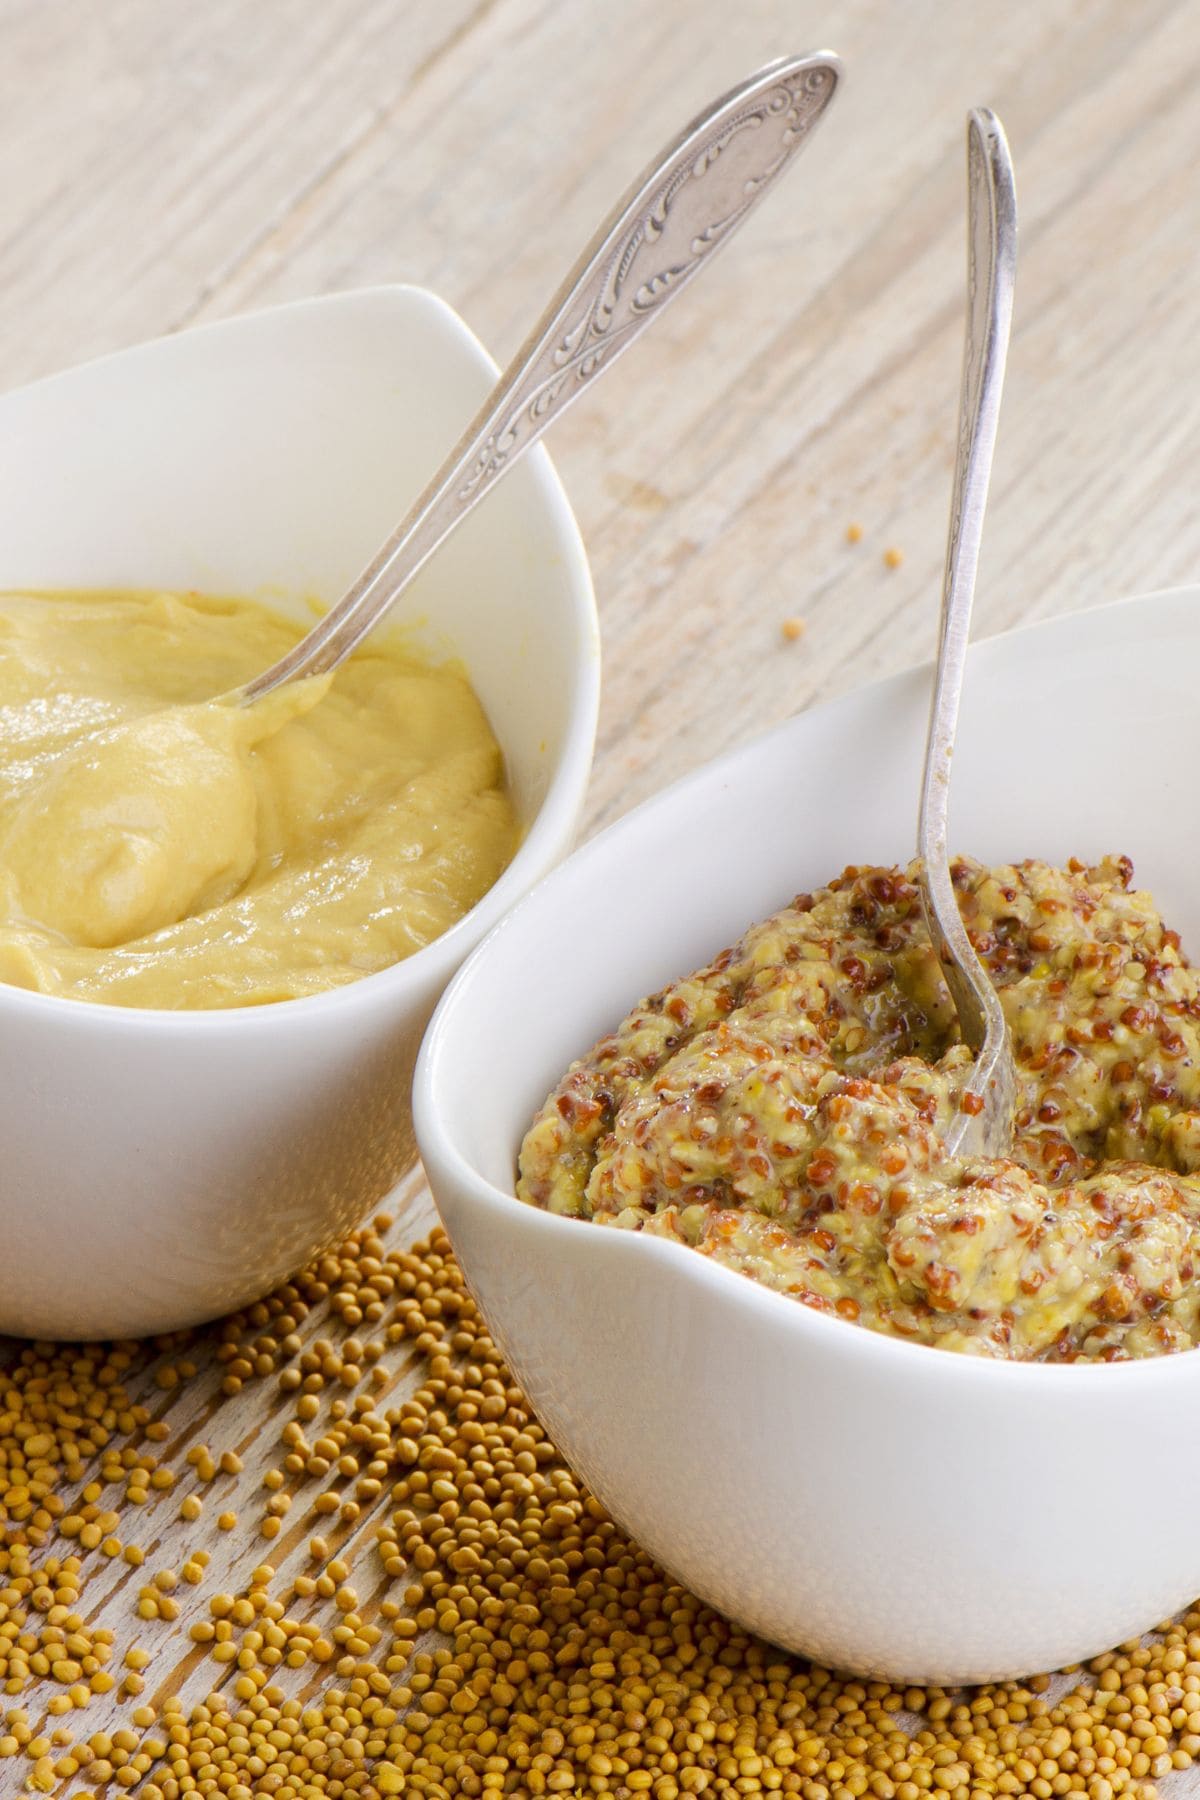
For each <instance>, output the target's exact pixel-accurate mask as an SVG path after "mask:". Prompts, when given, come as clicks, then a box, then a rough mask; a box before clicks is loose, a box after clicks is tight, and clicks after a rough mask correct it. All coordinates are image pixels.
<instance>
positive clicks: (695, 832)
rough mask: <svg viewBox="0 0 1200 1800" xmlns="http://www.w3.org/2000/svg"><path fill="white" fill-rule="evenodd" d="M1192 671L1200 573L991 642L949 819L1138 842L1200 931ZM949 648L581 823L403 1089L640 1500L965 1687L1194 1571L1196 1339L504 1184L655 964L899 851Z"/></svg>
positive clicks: (722, 1561) (825, 1628)
mask: <svg viewBox="0 0 1200 1800" xmlns="http://www.w3.org/2000/svg"><path fill="white" fill-rule="evenodd" d="M1198 675H1200V589H1196V588H1193V589H1181V590H1177V591H1175V592H1172V593H1166V594H1160V595H1155V596H1150V597H1148V598H1143V599H1139V600H1135V601H1129V602H1125V603H1122V604H1120V605H1117V606H1114V607H1108V608H1104V609H1101V610H1098V611H1095V612H1092V613H1088V614H1084V615H1081V616H1079V615H1077V616H1075V617H1071V618H1065V619H1057V620H1053V621H1051V622H1049V623H1045V624H1039V625H1035V626H1032V627H1029V628H1027V629H1024V630H1022V631H1019V632H1015V633H1013V634H1012V635H1011V636H1007V637H1001V638H995V639H992V640H990V641H988V642H984V643H982V644H976V645H974V646H973V647H972V648H971V650H970V652H969V656H968V680H969V684H970V692H971V707H970V710H969V714H968V715H967V716H966V717H965V718H964V720H963V724H962V727H961V731H960V737H959V742H958V748H957V751H956V755H955V806H954V812H955V836H956V848H961V849H962V850H963V851H965V852H970V853H971V854H972V855H975V856H978V857H980V858H983V859H985V860H991V861H997V862H999V861H1004V860H1013V859H1020V858H1023V857H1026V856H1040V857H1045V858H1047V859H1049V860H1052V861H1061V860H1064V859H1066V858H1067V857H1069V856H1071V855H1078V856H1081V857H1086V858H1099V857H1100V856H1102V855H1103V854H1104V853H1106V852H1111V851H1117V852H1127V853H1128V854H1129V855H1131V856H1132V858H1133V860H1134V864H1135V869H1136V875H1137V879H1138V882H1139V884H1140V885H1144V886H1147V887H1149V888H1150V889H1151V891H1152V892H1153V893H1154V894H1155V896H1156V898H1157V900H1158V901H1159V903H1160V905H1161V906H1162V909H1163V911H1164V914H1165V916H1166V918H1167V920H1168V922H1169V923H1171V924H1173V925H1174V926H1175V927H1176V928H1177V929H1179V930H1180V931H1181V932H1182V934H1183V944H1184V949H1185V950H1187V949H1188V947H1189V946H1190V947H1191V949H1192V951H1193V953H1200V886H1197V884H1196V883H1195V882H1194V881H1193V880H1192V879H1191V870H1190V867H1189V863H1188V860H1187V858H1186V856H1185V853H1184V851H1183V847H1182V845H1183V833H1182V830H1181V820H1183V819H1190V816H1191V812H1190V800H1188V799H1187V798H1186V797H1185V794H1184V786H1185V783H1186V781H1187V779H1188V772H1189V771H1190V770H1191V769H1192V768H1193V767H1194V766H1195V764H1196V761H1197V759H1198V758H1200V714H1198V712H1197V709H1196V707H1195V704H1194V694H1193V691H1194V687H1195V682H1196V679H1197V676H1198ZM929 680H930V671H929V669H928V668H927V667H926V668H924V669H920V670H916V671H914V672H912V673H910V674H907V675H902V676H899V677H897V678H895V679H893V680H890V681H886V682H884V683H882V684H880V685H879V686H876V687H872V688H869V689H867V690H865V691H863V692H859V693H855V694H851V695H849V696H848V697H846V698H845V699H842V700H839V701H836V702H834V703H833V704H831V705H828V706H823V707H820V708H817V709H814V710H813V711H810V712H807V713H804V714H802V715H801V716H799V717H798V718H795V719H793V720H791V721H790V722H789V723H787V724H786V725H784V726H782V727H780V728H779V729H778V730H776V731H774V732H772V733H771V734H770V735H768V736H767V737H764V738H762V739H760V740H759V741H758V742H757V743H754V744H751V745H750V746H748V747H747V748H745V749H742V750H739V751H737V752H735V753H734V754H732V755H730V756H726V757H724V758H722V759H721V760H720V761H718V762H715V763H713V764H712V765H711V766H709V767H708V768H705V769H702V770H701V771H700V772H698V773H697V774H694V775H692V776H689V777H688V778H687V779H685V780H684V781H682V782H680V783H679V784H678V785H677V786H675V787H673V788H671V789H670V790H668V791H667V792H666V793H664V794H662V795H660V796H658V797H657V798H655V799H653V800H651V801H649V802H648V803H647V804H645V805H644V806H642V807H640V808H639V809H638V810H637V811H635V812H634V813H632V814H630V815H629V816H628V817H627V818H625V819H623V820H621V821H620V822H619V823H618V824H616V825H614V826H612V827H611V828H610V829H609V830H607V831H606V832H604V833H603V834H602V835H601V836H600V837H598V838H596V839H595V840H594V841H593V842H592V843H590V844H588V845H587V846H586V847H585V848H583V849H582V850H580V851H578V852H576V854H575V855H574V856H573V857H571V858H570V859H569V861H568V862H567V863H566V864H565V865H564V866H563V867H562V868H561V869H559V870H558V871H557V872H556V873H555V874H554V875H552V876H551V877H550V878H549V879H548V880H546V881H545V882H543V883H542V884H541V885H540V886H539V887H538V888H537V889H536V890H535V891H534V892H533V893H532V894H531V895H530V896H529V897H528V898H527V899H526V900H524V901H523V902H522V904H521V905H520V906H519V907H518V908H517V909H516V911H515V912H513V913H512V914H510V916H509V917H508V918H507V919H506V920H505V921H504V922H503V923H502V924H501V925H500V926H499V927H498V928H497V930H496V931H495V932H493V933H492V935H491V936H490V937H489V938H488V939H487V940H486V942H485V943H484V944H483V945H482V946H481V947H480V948H479V949H478V950H477V951H476V952H475V953H474V955H473V956H472V957H471V958H470V960H469V961H468V962H467V963H466V964H465V965H464V967H463V969H462V970H461V971H460V972H459V974H458V976H457V977H456V978H455V980H454V982H453V983H452V984H451V986H450V988H449V989H448V991H447V993H446V995H445V997H444V998H443V1000H442V1003H441V1005H440V1007H439V1009H438V1011H437V1014H436V1015H435V1018H434V1021H433V1024H432V1026H431V1028H430V1031H429V1033H428V1035H427V1038H426V1041H425V1045H424V1048H423V1050H422V1053H421V1057H420V1060H419V1063H418V1068H417V1075H416V1082H415V1089H414V1118H415V1122H416V1126H417V1132H418V1138H419V1142H420V1146H421V1154H422V1158H423V1160H424V1164H425V1168H426V1171H427V1173H428V1175H429V1178H430V1182H431V1185H432V1187H433V1191H434V1195H435V1198H436V1200H437V1203H438V1206H439V1208H440V1211H441V1214H442V1217H443V1219H444V1221H445V1224H446V1227H447V1230H448V1231H449V1234H450V1237H451V1239H452V1241H453V1243H454V1246H455V1249H456V1250H457V1253H458V1255H459V1257H460V1260H461V1262H462V1265H463V1268H464V1270H465V1272H466V1275H467V1278H468V1280H469V1282H470V1284H471V1286H472V1288H473V1289H474V1291H475V1293H476V1295H477V1297H478V1299H479V1301H480V1304H481V1306H482V1309H483V1312H484V1315H485V1317H486V1319H487V1321H488V1324H489V1327H490V1328H491V1330H492V1332H493V1333H494V1334H495V1336H496V1338H497V1340H498V1342H499V1344H500V1345H501V1347H502V1349H503V1351H504V1353H505V1355H506V1356H507V1357H508V1358H509V1360H510V1362H511V1364H512V1366H513V1368H514V1370H515V1372H516V1374H517V1376H518V1378H519V1379H520V1380H521V1382H522V1383H523V1385H524V1386H525V1388H526V1390H527V1391H528V1393H529V1395H530V1398H531V1400H532V1402H533V1404H534V1406H535V1407H536V1409H537V1411H538V1413H539V1416H540V1417H541V1418H542V1419H543V1421H544V1422H545V1424H546V1426H547V1428H548V1429H549V1430H550V1431H551V1432H552V1433H553V1435H554V1437H555V1439H556V1441H557V1442H558V1443H559V1444H560V1446H561V1448H562V1449H563V1451H564V1452H565V1453H566V1455H567V1456H568V1457H569V1458H570V1460H571V1461H572V1463H573V1464H574V1466H575V1467H576V1468H577V1469H578V1471H579V1472H580V1474H581V1475H582V1476H583V1477H584V1478H585V1480H586V1481H587V1482H588V1483H589V1484H590V1485H591V1487H592V1488H593V1489H594V1490H595V1492H596V1493H597V1494H598V1496H599V1497H600V1499H601V1500H602V1501H603V1502H604V1504H605V1505H606V1506H607V1507H608V1508H609V1509H610V1510H611V1512H612V1513H613V1515H614V1516H615V1517H616V1518H617V1519H618V1520H619V1521H620V1522H621V1524H622V1525H623V1526H624V1527H625V1528H626V1529H628V1530H629V1531H630V1532H631V1533H632V1534H633V1535H634V1536H635V1537H636V1538H637V1539H638V1541H639V1542H640V1543H642V1544H643V1545H644V1546H645V1547H646V1549H647V1550H649V1551H650V1552H651V1554H652V1555H654V1556H655V1557H656V1558H658V1560H659V1561H660V1562H662V1563H663V1564H664V1565H665V1566H666V1567H667V1568H668V1569H669V1570H670V1571H671V1573H672V1574H674V1575H675V1576H676V1577H678V1578H679V1579H680V1580H682V1581H684V1582H685V1583H686V1584H687V1585H688V1586H690V1587H691V1588H692V1589H693V1590H694V1591H695V1592H696V1593H698V1594H699V1595H700V1596H701V1597H702V1598H703V1599H705V1600H707V1601H709V1602H710V1603H711V1604H712V1605H714V1606H715V1607H717V1608H718V1609H719V1610H720V1611H721V1612H723V1613H726V1614H728V1615H729V1616H730V1617H732V1618H734V1619H736V1620H737V1621H738V1622H740V1623H741V1624H743V1625H744V1626H746V1627H748V1628H749V1629H751V1630H754V1631H756V1632H758V1633H760V1634H761V1635H762V1636H764V1637H766V1638H768V1639H771V1640H773V1641H774V1642H776V1643H779V1644H782V1645H785V1646H787V1647H788V1648H790V1649H792V1650H796V1651H800V1652H803V1653H804V1654H806V1655H809V1656H811V1657H813V1658H815V1659H816V1660H817V1661H819V1662H822V1663H826V1664H835V1665H837V1666H840V1667H843V1668H849V1669H853V1670H856V1671H859V1672H861V1673H863V1674H864V1675H871V1676H881V1677H882V1676H886V1677H888V1678H889V1679H892V1680H897V1679H903V1680H909V1681H935V1682H939V1683H951V1682H963V1681H984V1680H998V1679H1002V1678H1008V1677H1011V1676H1015V1675H1018V1674H1028V1673H1031V1672H1034V1671H1038V1670H1042V1669H1048V1668H1055V1667H1058V1666H1061V1665H1062V1664H1064V1663H1067V1662H1071V1661H1075V1660H1077V1659H1080V1658H1083V1657H1086V1656H1088V1655H1091V1654H1094V1653H1097V1652H1099V1651H1102V1650H1104V1649H1107V1648H1109V1647H1110V1646H1111V1645H1113V1644H1115V1643H1118V1642H1123V1641H1124V1640H1126V1639H1128V1638H1130V1637H1133V1636H1136V1635H1137V1634H1138V1633H1139V1632H1141V1631H1142V1630H1144V1629H1146V1628H1147V1627H1149V1626H1150V1625H1152V1624H1154V1623H1155V1622H1157V1621H1158V1620H1160V1619H1162V1618H1163V1617H1165V1616H1167V1615H1168V1614H1170V1613H1171V1612H1172V1611H1173V1610H1176V1609H1178V1608H1179V1607H1181V1606H1182V1605H1184V1604H1185V1603H1186V1602H1188V1601H1189V1600H1190V1599H1191V1598H1192V1597H1193V1596H1194V1595H1196V1594H1197V1593H1200V1544H1198V1543H1197V1539H1196V1533H1195V1529H1194V1522H1193V1519H1192V1509H1191V1504H1190V1499H1189V1496H1190V1495H1191V1494H1192V1493H1193V1492H1195V1490H1196V1484H1197V1483H1198V1482H1200V1442H1198V1441H1197V1439H1196V1434H1195V1433H1192V1432H1189V1431H1187V1430H1186V1429H1184V1428H1182V1426H1181V1421H1184V1420H1186V1419H1188V1418H1190V1417H1191V1416H1192V1415H1193V1412H1194V1410H1195V1408H1196V1407H1197V1406H1200V1354H1197V1352H1196V1351H1190V1352H1187V1353H1185V1354H1183V1355H1177V1356H1168V1357H1162V1358H1158V1359H1150V1360H1146V1361H1142V1362H1130V1363H1124V1364H1080V1365H1062V1364H1059V1365H1041V1364H1028V1363H1005V1362H996V1361H992V1360H990V1359H986V1358H981V1357H973V1356H967V1355H963V1354H958V1353H955V1352H951V1351H945V1350H936V1349H931V1348H928V1347H926V1346H924V1345H915V1344H909V1343H905V1342H902V1341H899V1340H897V1339H893V1338H888V1337H884V1336H882V1335H878V1334H875V1333H872V1332H870V1331H868V1330H866V1329H864V1328H862V1327H860V1326H857V1325H852V1324H848V1323H846V1322H845V1321H843V1320H840V1319H837V1318H835V1317H828V1316H825V1315H822V1314H820V1313H817V1312H814V1311H812V1310H810V1309H809V1308H807V1307H805V1306H803V1305H801V1304H800V1303H798V1302H796V1301H793V1300H790V1299H788V1298H786V1297H785V1296H783V1295H780V1294H777V1293H773V1292H771V1291H769V1290H767V1289H765V1288H761V1287H758V1286H757V1285H756V1284H755V1283H754V1282H753V1281H751V1280H749V1279H747V1278H746V1277H744V1276H741V1275H739V1274H736V1273H734V1272H732V1271H730V1270H728V1269H725V1268H722V1267H719V1266H716V1265H714V1264H712V1263H711V1262H709V1261H707V1260H706V1259H705V1258H704V1257H702V1256H700V1255H698V1254H697V1253H696V1252H695V1251H693V1250H690V1249H687V1248H685V1247H683V1246H681V1245H678V1244H674V1243H670V1242H667V1241H664V1240H662V1239H656V1238H653V1237H650V1236H647V1235H645V1234H643V1233H640V1232H627V1231H615V1230H611V1229H608V1230H606V1229H602V1228H600V1227H597V1226H592V1225H589V1224H587V1223H584V1222H581V1221H579V1220H574V1219H567V1218H560V1217H556V1216H554V1215H552V1214H549V1213H546V1212H543V1211H541V1210H539V1209H537V1208H534V1207H532V1206H525V1205H522V1204H521V1203H520V1202H518V1201H517V1200H516V1198H515V1196H514V1176H515V1163H516V1156H517V1150H518V1147H519V1145H520V1142H521V1139H522V1137H523V1135H524V1132H525V1130H526V1128H527V1126H528V1125H529V1122H530V1120H531V1119H532V1117H533V1115H534V1112H535V1111H536V1109H537V1108H538V1107H539V1106H540V1105H541V1103H542V1101H543V1100H544V1098H545V1096H546V1094H547V1093H548V1092H549V1091H550V1089H551V1088H552V1087H553V1085H554V1083H555V1082H556V1081H557V1079H558V1078H559V1076H560V1075H561V1074H562V1071H563V1070H564V1069H565V1068H566V1067H567V1065H568V1064H569V1063H570V1061H571V1060H572V1059H573V1058H574V1057H575V1056H578V1055H580V1054H582V1053H583V1052H584V1051H585V1050H586V1049H587V1048H588V1047H589V1046H590V1045H591V1044H592V1043H593V1042H594V1041H595V1040H596V1039H597V1038H598V1037H599V1036H600V1035H601V1034H602V1033H603V1032H604V1031H606V1030H607V1029H609V1028H611V1027H612V1025H614V1024H615V1023H616V1021H617V1020H618V1019H619V1018H620V1017H621V1016H622V1015H623V1013H624V1012H625V1010H626V1009H627V1007H628V1006H630V1005H632V1004H633V1003H634V1002H635V1001H636V999H637V998H638V997H639V996H640V995H642V994H646V993H650V992H653V991H654V990H655V989H656V988H658V987H659V986H661V985H662V984H663V983H664V982H666V981H667V980H669V979H670V978H671V977H674V976H678V975H681V974H683V973H685V972H686V971H687V970H689V969H692V968H696V967H698V966H700V965H701V964H702V963H704V962H706V961H707V960H708V959H709V957H710V956H711V955H712V954H714V953H715V952H716V951H717V950H718V949H719V948H720V947H721V946H722V945H724V944H726V943H729V942H732V941H733V940H734V939H735V938H736V937H737V936H739V935H740V933H741V932H742V931H743V930H744V928H745V927H746V926H747V925H748V924H749V923H750V922H751V921H752V920H754V919H758V918H762V917H765V916H766V915H767V914H769V913H771V912H773V911H775V910H776V909H777V908H778V907H780V906H781V905H783V904H784V903H785V902H786V901H787V900H788V899H789V898H790V897H791V896H792V895H793V894H794V893H795V892H797V891H798V890H800V889H803V888H808V887H813V886H816V885H819V884H821V883H822V882H824V881H826V880H827V879H828V878H829V877H831V876H833V875H834V874H836V873H837V872H838V871H839V870H840V869H841V868H842V866H843V865H844V864H846V863H848V862H857V863H862V862H882V863H889V862H906V861H907V860H908V857H909V855H910V851H911V838H910V831H911V826H910V824H909V821H910V819H911V796H912V794H913V792H914V790H915V788H916V785H917V780H918V776H919V772H920V763H921V743H922V735H923V729H922V728H923V724H924V719H925V714H926V709H927V705H928V695H929ZM1023 719H1036V721H1037V727H1036V730H1028V731H1022V729H1021V726H1020V723H1019V722H1020V721H1021V720H1023ZM1081 720H1088V721H1111V722H1113V723H1112V724H1111V725H1108V726H1106V727H1104V728H1100V727H1098V726H1097V727H1095V728H1091V729H1085V728H1081V725H1080V721H1081ZM1130 742H1136V743H1137V745H1138V754H1137V756H1136V757H1131V756H1130V755H1129V754H1128V746H1129V744H1130ZM1148 770H1152V771H1154V772H1155V775H1154V780H1153V782H1152V783H1151V782H1148V780H1147V771H1148ZM814 771H819V774H818V775H815V776H814ZM1117 1445H1120V1446H1121V1447H1122V1448H1121V1453H1120V1454H1114V1446H1117ZM1151 1471H1152V1472H1153V1481H1154V1484H1155V1491H1156V1493H1157V1495H1158V1501H1157V1504H1156V1508H1155V1528H1154V1530H1153V1531H1147V1530H1146V1523H1145V1522H1146V1495H1147V1480H1148V1478H1149V1474H1150V1472H1151Z"/></svg>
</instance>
